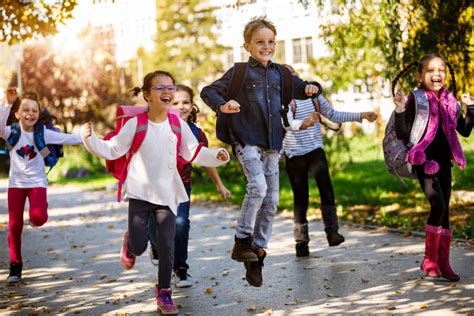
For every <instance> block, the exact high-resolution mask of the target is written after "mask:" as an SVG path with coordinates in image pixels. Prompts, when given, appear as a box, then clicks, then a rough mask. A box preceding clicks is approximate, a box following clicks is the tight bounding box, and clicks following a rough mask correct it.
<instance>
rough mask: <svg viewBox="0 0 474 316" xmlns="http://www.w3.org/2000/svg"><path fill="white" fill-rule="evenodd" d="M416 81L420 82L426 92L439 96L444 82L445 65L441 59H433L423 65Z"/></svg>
mask: <svg viewBox="0 0 474 316" xmlns="http://www.w3.org/2000/svg"><path fill="white" fill-rule="evenodd" d="M416 79H417V80H418V81H420V82H421V84H422V85H423V87H424V88H425V89H426V90H429V91H433V92H435V93H436V94H439V91H440V90H441V88H442V87H443V86H444V80H446V64H445V62H444V60H443V59H441V58H439V57H434V58H432V59H430V60H428V61H426V62H424V63H423V69H422V71H421V73H420V72H419V73H417V76H416Z"/></svg>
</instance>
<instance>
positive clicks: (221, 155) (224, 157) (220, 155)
mask: <svg viewBox="0 0 474 316" xmlns="http://www.w3.org/2000/svg"><path fill="white" fill-rule="evenodd" d="M217 159H219V160H222V161H226V160H228V159H229V155H227V152H226V151H225V150H220V151H219V152H218V153H217Z"/></svg>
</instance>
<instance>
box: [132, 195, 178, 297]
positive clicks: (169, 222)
mask: <svg viewBox="0 0 474 316" xmlns="http://www.w3.org/2000/svg"><path fill="white" fill-rule="evenodd" d="M150 215H152V216H150ZM149 220H154V221H156V240H157V241H158V243H157V249H156V250H157V251H158V255H159V258H160V261H159V265H158V287H159V288H160V289H163V288H169V287H170V285H171V273H172V272H173V261H174V234H175V228H176V216H175V215H174V214H173V212H172V211H171V210H170V208H169V207H168V206H163V205H156V204H153V203H150V202H147V201H142V200H136V199H130V201H129V204H128V234H129V239H128V249H129V250H130V251H131V252H132V253H133V254H134V255H136V256H139V255H141V254H142V253H144V252H145V250H146V247H147V245H148V221H149Z"/></svg>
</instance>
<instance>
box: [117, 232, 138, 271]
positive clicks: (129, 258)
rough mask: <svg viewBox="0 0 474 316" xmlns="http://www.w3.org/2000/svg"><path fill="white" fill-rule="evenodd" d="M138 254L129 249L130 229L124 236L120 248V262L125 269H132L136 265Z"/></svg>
mask: <svg viewBox="0 0 474 316" xmlns="http://www.w3.org/2000/svg"><path fill="white" fill-rule="evenodd" d="M135 258H136V256H135V255H133V254H132V253H130V251H129V250H128V231H126V232H125V236H124V237H123V244H122V249H120V263H121V264H122V267H123V268H124V269H125V270H130V269H131V268H133V266H134V265H135Z"/></svg>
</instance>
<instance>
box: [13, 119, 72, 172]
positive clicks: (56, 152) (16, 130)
mask: <svg viewBox="0 0 474 316" xmlns="http://www.w3.org/2000/svg"><path fill="white" fill-rule="evenodd" d="M55 120H56V118H55V117H54V116H53V115H51V113H49V111H48V110H43V111H42V112H41V114H40V117H39V119H38V122H37V123H36V125H35V127H34V131H33V139H34V142H35V146H36V148H37V149H38V151H39V153H40V154H41V156H42V157H43V159H44V164H45V166H46V167H49V171H51V169H52V168H53V167H54V166H55V165H56V164H57V163H58V160H59V158H61V157H64V151H63V145H56V144H54V145H53V144H46V143H45V141H44V128H47V129H50V130H53V131H55V132H59V131H60V129H59V128H56V127H54V125H53V123H54V121H55ZM10 128H11V133H10V136H9V137H8V139H7V141H6V143H5V147H6V148H7V150H9V151H11V150H12V149H13V147H14V146H15V145H16V144H17V143H18V141H19V140H20V136H21V128H20V123H18V122H15V123H13V124H12V125H11V126H10ZM49 171H48V173H49Z"/></svg>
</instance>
